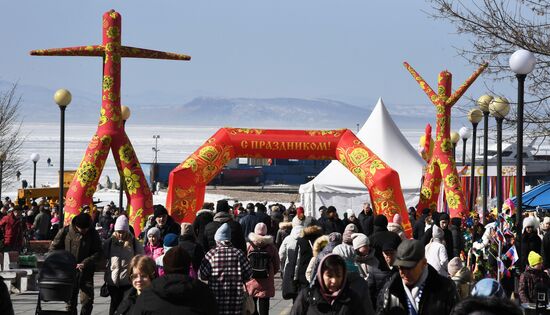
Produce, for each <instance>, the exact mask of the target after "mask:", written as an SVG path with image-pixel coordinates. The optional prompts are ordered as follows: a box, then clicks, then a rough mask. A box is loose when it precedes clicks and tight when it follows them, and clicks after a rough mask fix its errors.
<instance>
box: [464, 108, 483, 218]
mask: <svg viewBox="0 0 550 315" xmlns="http://www.w3.org/2000/svg"><path fill="white" fill-rule="evenodd" d="M482 118H483V113H482V112H481V111H480V110H479V109H477V108H474V109H472V110H470V112H468V120H469V121H470V122H471V123H472V129H473V138H472V139H473V141H472V157H471V159H470V160H471V163H470V164H471V166H470V211H472V210H474V201H475V200H474V199H475V194H474V190H475V168H476V133H477V125H478V124H479V122H480V121H481V119H482Z"/></svg>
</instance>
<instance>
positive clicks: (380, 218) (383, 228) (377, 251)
mask: <svg viewBox="0 0 550 315" xmlns="http://www.w3.org/2000/svg"><path fill="white" fill-rule="evenodd" d="M369 241H370V244H371V246H372V247H373V248H374V257H376V259H377V260H378V268H380V270H382V271H389V270H390V267H391V266H388V265H387V263H386V261H385V259H384V256H383V255H382V246H383V244H384V243H386V242H390V243H394V244H397V245H399V244H400V243H401V237H399V235H398V234H397V233H395V232H390V231H388V218H386V216H385V215H377V216H376V217H374V229H373V233H372V235H371V236H370V237H369Z"/></svg>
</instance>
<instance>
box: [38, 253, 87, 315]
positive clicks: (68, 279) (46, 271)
mask: <svg viewBox="0 0 550 315" xmlns="http://www.w3.org/2000/svg"><path fill="white" fill-rule="evenodd" d="M77 281H78V273H77V270H76V259H75V258H74V256H73V255H72V254H71V253H69V252H68V251H65V250H56V251H53V252H51V253H50V254H48V256H47V257H46V260H45V261H44V264H43V266H42V269H40V272H39V273H38V302H37V304H36V315H47V314H52V315H53V314H76V305H73V306H72V308H73V309H71V310H68V311H46V310H42V306H41V305H40V303H41V301H44V302H50V301H63V302H65V303H69V302H70V301H71V298H72V297H73V289H74V288H75V286H76V285H77Z"/></svg>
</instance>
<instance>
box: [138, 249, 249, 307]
mask: <svg viewBox="0 0 550 315" xmlns="http://www.w3.org/2000/svg"><path fill="white" fill-rule="evenodd" d="M163 264H164V268H165V272H166V274H165V275H164V276H162V277H158V278H156V279H154V280H153V281H152V282H151V286H150V287H149V288H148V289H145V290H143V292H142V293H141V294H140V295H139V296H138V298H137V300H136V303H135V305H134V307H133V309H132V313H131V314H138V315H145V314H167V315H168V314H186V315H187V314H197V315H198V314H222V313H218V304H217V302H216V298H215V297H214V295H213V294H212V292H211V291H210V289H209V288H208V286H207V285H206V284H205V283H203V282H201V281H200V280H198V279H193V278H191V277H189V276H188V274H189V266H191V258H190V257H189V255H187V252H186V251H185V250H184V249H183V248H181V247H179V246H176V247H174V248H173V249H171V250H170V251H168V253H166V255H165V256H164V259H163ZM239 314H240V313H239Z"/></svg>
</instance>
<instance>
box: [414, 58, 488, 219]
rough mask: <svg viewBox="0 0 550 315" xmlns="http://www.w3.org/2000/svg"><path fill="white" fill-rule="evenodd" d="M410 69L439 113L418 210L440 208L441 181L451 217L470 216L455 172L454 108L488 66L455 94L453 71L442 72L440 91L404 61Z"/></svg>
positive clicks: (439, 80)
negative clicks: (453, 89) (438, 200)
mask: <svg viewBox="0 0 550 315" xmlns="http://www.w3.org/2000/svg"><path fill="white" fill-rule="evenodd" d="M404 65H405V67H406V68H407V70H408V71H409V72H410V73H411V74H412V76H413V77H414V79H415V80H416V82H418V84H420V87H421V88H422V90H424V92H425V93H426V94H427V95H428V97H429V98H430V100H431V101H432V103H433V104H434V105H435V108H436V112H437V116H436V124H437V126H436V138H435V143H434V147H433V154H432V156H431V158H430V159H429V161H428V169H427V172H426V176H425V177H424V182H423V184H422V190H421V193H420V201H419V203H418V206H417V208H418V209H424V208H430V209H431V210H432V211H434V210H435V209H436V208H437V198H438V196H439V193H440V191H439V190H440V188H439V187H440V186H441V180H443V185H444V189H445V197H446V199H447V205H448V207H449V211H450V215H451V217H463V216H467V215H468V213H469V211H468V209H467V208H466V204H465V202H464V195H463V193H462V189H461V188H460V180H459V178H458V173H457V171H456V164H455V160H454V157H453V154H452V152H453V144H452V142H451V108H452V107H453V105H454V104H455V103H456V102H457V101H458V100H459V99H460V97H461V96H462V95H463V94H464V92H466V90H467V89H468V88H469V87H470V85H472V83H473V82H474V81H475V80H476V79H477V77H478V76H479V75H480V74H481V73H482V72H483V70H485V68H487V64H486V63H485V64H483V65H481V66H480V67H479V68H478V69H477V70H476V71H475V72H474V73H473V74H472V75H471V76H470V77H469V78H468V79H467V80H466V81H465V82H464V83H463V84H462V85H461V86H460V87H459V88H458V89H457V90H456V91H455V92H454V93H452V94H451V92H452V74H451V73H450V72H448V71H442V72H441V73H439V78H438V84H437V93H436V92H434V90H432V88H431V87H430V86H429V85H428V83H426V81H424V79H423V78H422V77H421V76H420V75H419V74H418V73H417V72H416V70H414V69H413V67H411V66H410V65H409V64H408V63H407V62H405V63H404Z"/></svg>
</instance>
